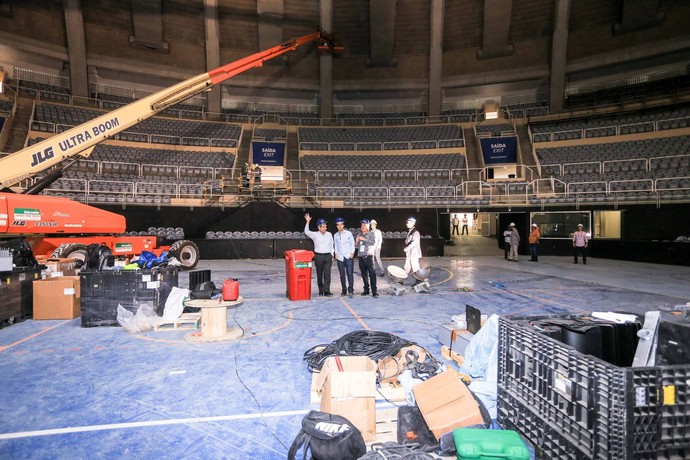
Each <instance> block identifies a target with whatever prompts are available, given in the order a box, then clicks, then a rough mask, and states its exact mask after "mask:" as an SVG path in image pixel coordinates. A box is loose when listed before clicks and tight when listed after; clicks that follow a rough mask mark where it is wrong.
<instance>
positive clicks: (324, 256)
mask: <svg viewBox="0 0 690 460" xmlns="http://www.w3.org/2000/svg"><path fill="white" fill-rule="evenodd" d="M304 220H306V221H307V223H306V224H305V225H304V234H305V235H307V236H308V237H309V238H311V239H312V241H313V242H314V267H316V284H317V285H318V286H319V295H323V296H326V297H330V296H332V295H333V294H332V293H331V266H332V265H333V235H331V234H330V233H329V232H328V231H327V230H328V224H327V222H326V219H322V218H319V219H318V220H317V221H316V226H317V228H318V229H319V231H318V232H312V231H311V230H309V222H311V216H310V215H309V213H307V214H305V215H304Z"/></svg>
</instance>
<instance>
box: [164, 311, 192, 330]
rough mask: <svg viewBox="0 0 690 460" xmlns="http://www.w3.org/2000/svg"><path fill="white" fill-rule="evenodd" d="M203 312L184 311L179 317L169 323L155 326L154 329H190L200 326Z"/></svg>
mask: <svg viewBox="0 0 690 460" xmlns="http://www.w3.org/2000/svg"><path fill="white" fill-rule="evenodd" d="M200 323H201V313H182V314H181V315H180V317H179V318H177V319H176V320H175V321H171V322H169V323H162V324H159V325H157V326H154V328H153V330H154V331H189V330H194V329H198V328H199V324H200Z"/></svg>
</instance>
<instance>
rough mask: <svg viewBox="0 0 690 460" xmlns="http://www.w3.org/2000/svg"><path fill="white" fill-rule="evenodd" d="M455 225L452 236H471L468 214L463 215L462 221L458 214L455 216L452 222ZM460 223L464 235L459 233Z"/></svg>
mask: <svg viewBox="0 0 690 460" xmlns="http://www.w3.org/2000/svg"><path fill="white" fill-rule="evenodd" d="M450 222H451V223H452V224H453V229H452V230H451V233H450V235H451V236H453V235H460V236H462V235H469V234H470V231H469V226H468V224H469V219H468V218H467V214H463V215H462V220H460V218H459V217H458V215H457V214H453V218H452V219H451V221H450ZM460 222H462V233H460V232H459V231H458V227H460Z"/></svg>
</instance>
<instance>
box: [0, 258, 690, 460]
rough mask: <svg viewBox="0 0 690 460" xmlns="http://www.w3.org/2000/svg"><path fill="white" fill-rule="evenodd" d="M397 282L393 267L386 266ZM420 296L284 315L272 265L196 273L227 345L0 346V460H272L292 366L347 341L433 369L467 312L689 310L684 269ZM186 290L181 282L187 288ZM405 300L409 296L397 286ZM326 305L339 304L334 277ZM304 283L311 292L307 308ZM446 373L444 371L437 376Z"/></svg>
mask: <svg viewBox="0 0 690 460" xmlns="http://www.w3.org/2000/svg"><path fill="white" fill-rule="evenodd" d="M384 262H385V264H386V265H389V264H395V265H399V266H402V263H403V262H402V260H399V259H398V260H386V261H384ZM427 264H428V265H431V266H432V275H431V280H430V281H431V284H432V290H431V292H429V293H414V292H406V293H405V294H403V295H401V296H394V295H391V294H389V293H387V286H388V285H389V282H388V280H386V279H385V278H379V283H380V284H379V292H380V294H381V296H380V297H379V298H378V299H374V298H372V297H371V296H366V297H363V296H360V295H359V294H360V293H361V291H362V280H361V277H360V276H359V273H358V270H356V272H355V280H356V283H355V293H356V295H355V297H354V298H348V297H340V296H335V297H332V298H325V297H319V296H315V295H314V296H313V297H312V299H311V300H305V301H289V300H288V299H287V298H286V295H285V291H286V281H285V262H284V261H283V260H232V261H206V262H202V263H201V264H200V265H199V267H197V268H198V269H203V268H208V269H211V270H212V279H213V280H214V281H216V282H222V280H224V279H226V278H238V279H239V282H240V294H241V295H242V296H243V298H244V303H243V304H242V305H241V306H240V307H238V308H235V309H232V310H230V311H229V314H228V325H229V326H239V327H241V328H242V330H243V335H242V337H241V338H240V339H239V340H234V341H229V342H217V343H189V342H187V341H185V340H184V335H185V334H186V333H187V332H188V331H160V332H154V331H150V332H146V333H143V334H137V335H134V334H130V333H127V332H126V331H125V330H123V329H122V328H119V327H94V328H82V327H81V326H80V320H79V318H77V319H74V320H69V321H33V320H26V321H23V322H20V323H17V324H13V325H10V326H8V327H5V328H3V329H1V330H0V384H1V385H2V388H3V391H2V392H1V393H0V458H3V459H10V458H11V459H58V458H59V459H63V458H64V459H67V458H69V459H82V458H83V459H87V458H88V459H100V458H103V459H112V458H137V459H138V458H142V459H148V458H171V459H182V458H191V459H249V458H260V459H282V458H285V457H286V454H287V450H288V448H289V446H290V444H291V443H292V441H293V439H294V437H295V435H296V433H297V432H298V431H299V428H300V422H301V420H302V418H303V416H304V414H305V413H306V412H307V411H308V410H310V409H315V408H317V406H316V405H314V404H312V403H311V402H310V384H311V374H310V373H309V372H308V370H307V368H306V364H305V363H304V361H303V359H302V358H303V354H304V352H305V351H306V350H308V349H309V348H311V347H313V346H314V345H318V344H328V343H331V342H332V341H334V340H335V339H337V338H339V337H341V336H342V335H344V334H346V333H348V332H351V331H354V330H361V329H366V330H378V331H384V332H389V333H393V334H396V335H398V336H400V337H403V338H405V339H407V340H410V341H414V342H417V343H419V344H420V345H422V346H423V347H425V348H426V349H428V350H429V351H430V352H431V353H433V354H434V355H435V356H437V357H439V358H440V347H441V345H440V344H439V342H438V340H437V338H438V329H439V325H440V324H441V323H445V322H449V321H450V319H451V317H452V316H453V315H456V314H458V313H464V310H465V305H466V304H471V305H473V306H475V307H477V308H479V309H481V310H482V313H486V314H492V313H497V314H499V315H505V314H528V315H533V314H542V313H589V312H591V311H623V312H631V313H643V312H645V311H647V310H654V309H657V308H659V307H661V306H668V305H678V304H685V303H686V302H688V301H690V268H689V267H677V266H662V265H652V264H640V263H631V262H620V261H614V260H599V259H591V258H590V259H589V264H588V265H586V266H583V265H573V263H572V259H571V258H569V257H541V258H540V261H539V262H538V263H530V262H527V259H526V258H525V260H524V261H521V262H519V263H511V262H508V261H505V260H504V259H503V253H502V251H498V250H496V254H495V255H491V256H478V257H441V258H433V259H429V260H427ZM187 277H188V275H187V274H186V273H184V272H182V273H181V276H180V282H179V284H180V286H181V287H187V283H188V280H187ZM408 283H410V284H411V282H408ZM331 290H332V291H333V292H335V293H338V292H340V285H339V278H338V275H337V268H336V265H335V264H334V265H333V282H332V289H331ZM315 291H316V282H315V280H312V293H314V292H315ZM449 365H451V364H450V363H449Z"/></svg>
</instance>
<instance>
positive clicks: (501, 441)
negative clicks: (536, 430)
mask: <svg viewBox="0 0 690 460" xmlns="http://www.w3.org/2000/svg"><path fill="white" fill-rule="evenodd" d="M453 441H455V450H456V451H457V455H458V459H460V460H467V459H475V460H489V459H509V460H529V459H530V454H529V449H527V446H526V445H525V443H524V441H523V440H522V438H521V437H520V435H519V434H518V433H517V431H511V430H485V429H481V428H456V429H455V430H453Z"/></svg>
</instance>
